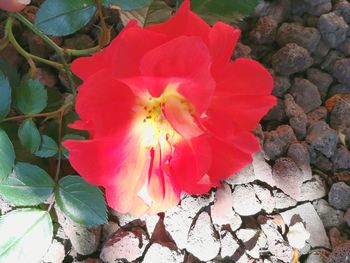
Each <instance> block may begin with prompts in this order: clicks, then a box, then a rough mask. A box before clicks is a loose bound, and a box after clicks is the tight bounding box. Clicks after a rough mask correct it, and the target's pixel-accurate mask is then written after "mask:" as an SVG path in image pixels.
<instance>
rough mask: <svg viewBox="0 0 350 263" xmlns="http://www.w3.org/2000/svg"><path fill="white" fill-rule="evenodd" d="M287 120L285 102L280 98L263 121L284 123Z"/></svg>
mask: <svg viewBox="0 0 350 263" xmlns="http://www.w3.org/2000/svg"><path fill="white" fill-rule="evenodd" d="M285 118H286V111H285V109H284V103H283V100H282V99H280V98H277V103H276V105H275V106H274V107H273V108H271V109H270V110H269V111H268V113H267V114H266V115H265V116H264V118H263V120H264V121H279V122H283V121H284V119H285Z"/></svg>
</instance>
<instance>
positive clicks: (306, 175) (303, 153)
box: [287, 142, 312, 182]
mask: <svg viewBox="0 0 350 263" xmlns="http://www.w3.org/2000/svg"><path fill="white" fill-rule="evenodd" d="M287 157H289V158H291V159H292V160H293V161H294V162H295V164H296V165H297V166H298V167H299V169H300V170H301V172H302V173H303V182H305V181H308V180H310V179H311V178H312V171H311V166H310V156H309V152H308V149H307V147H306V146H305V145H304V144H303V143H299V142H296V143H292V144H291V145H290V146H289V148H288V152H287Z"/></svg>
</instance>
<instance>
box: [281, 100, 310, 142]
mask: <svg viewBox="0 0 350 263" xmlns="http://www.w3.org/2000/svg"><path fill="white" fill-rule="evenodd" d="M284 105H285V109H286V115H287V117H288V118H289V125H290V126H291V127H292V129H293V131H294V134H295V136H296V137H297V138H298V139H299V140H301V139H303V138H304V137H305V135H306V124H307V116H306V114H305V112H304V111H303V109H302V108H301V107H300V106H299V105H298V104H296V103H295V101H294V99H293V97H292V96H291V95H290V94H286V95H285V97H284Z"/></svg>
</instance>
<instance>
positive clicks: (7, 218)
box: [0, 209, 53, 263]
mask: <svg viewBox="0 0 350 263" xmlns="http://www.w3.org/2000/svg"><path fill="white" fill-rule="evenodd" d="M0 233H1V238H0V262H26V263H37V262H40V261H41V258H42V257H43V256H44V255H45V253H46V251H47V249H48V248H49V246H50V245H51V240H52V236H53V226H52V221H51V218H50V215H49V213H48V212H46V211H42V210H39V209H18V210H14V211H11V212H9V213H7V214H6V215H3V216H1V217H0Z"/></svg>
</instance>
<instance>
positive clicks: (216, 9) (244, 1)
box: [178, 0, 260, 24]
mask: <svg viewBox="0 0 350 263" xmlns="http://www.w3.org/2000/svg"><path fill="white" fill-rule="evenodd" d="M182 1H183V0H178V5H180V4H181V3H182ZM259 2H260V0H235V1H233V0H220V1H217V0H191V10H192V11H193V12H195V13H197V14H198V15H199V16H201V17H202V18H203V19H204V20H206V21H207V22H208V23H209V24H214V23H216V22H217V21H218V20H220V21H223V22H226V23H237V22H239V21H240V20H242V19H243V18H244V17H245V16H247V15H249V14H250V13H251V12H253V11H254V9H255V7H256V6H257V5H258V3H259Z"/></svg>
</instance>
